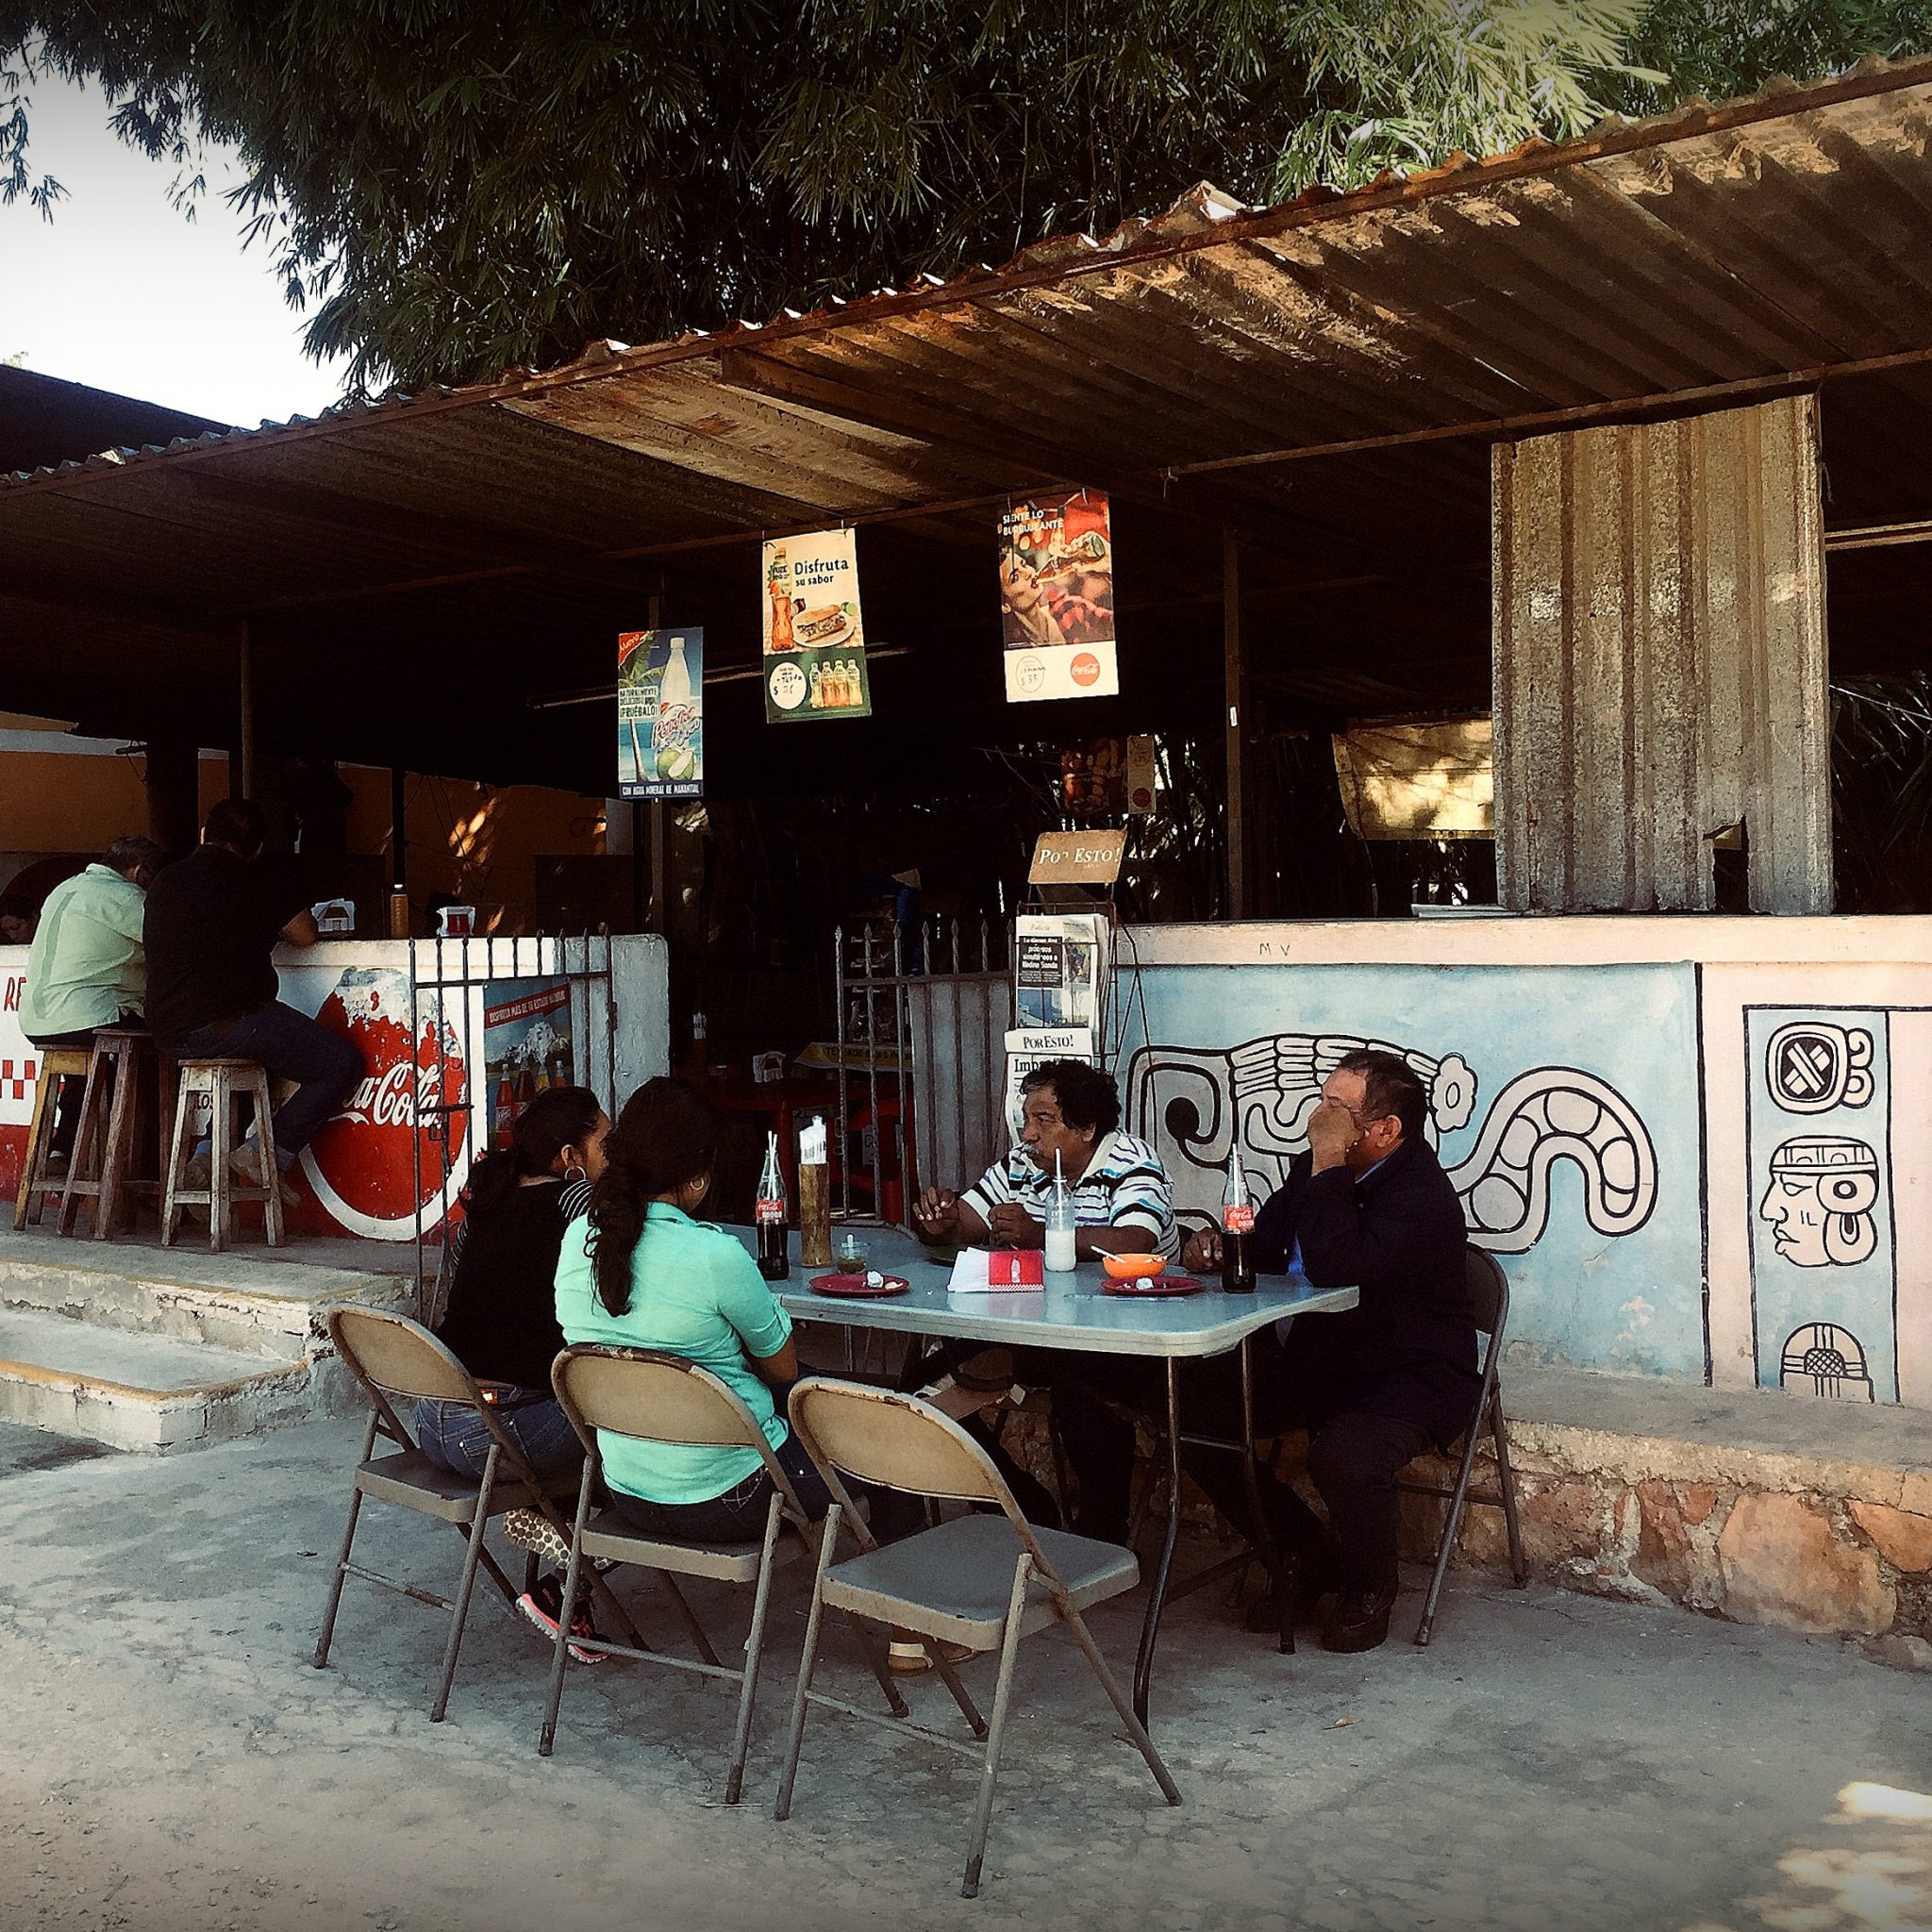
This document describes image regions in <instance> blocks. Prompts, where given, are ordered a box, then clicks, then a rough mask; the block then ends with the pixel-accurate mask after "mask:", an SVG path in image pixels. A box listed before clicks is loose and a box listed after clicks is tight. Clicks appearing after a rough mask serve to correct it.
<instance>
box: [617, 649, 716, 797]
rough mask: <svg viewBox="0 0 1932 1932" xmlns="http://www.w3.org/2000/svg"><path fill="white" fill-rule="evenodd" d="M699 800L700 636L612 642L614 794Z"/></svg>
mask: <svg viewBox="0 0 1932 1932" xmlns="http://www.w3.org/2000/svg"><path fill="white" fill-rule="evenodd" d="M704 793H705V634H704V632H703V631H702V630H627V631H625V632H623V633H621V634H620V636H619V637H618V640H617V795H618V796H619V797H620V798H702V797H703V796H704Z"/></svg>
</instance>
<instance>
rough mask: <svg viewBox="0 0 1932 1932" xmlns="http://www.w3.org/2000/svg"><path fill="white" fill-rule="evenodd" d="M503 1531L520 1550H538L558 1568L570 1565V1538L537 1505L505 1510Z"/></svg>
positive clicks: (566, 1567)
mask: <svg viewBox="0 0 1932 1932" xmlns="http://www.w3.org/2000/svg"><path fill="white" fill-rule="evenodd" d="M503 1533H504V1535H505V1536H507V1537H508V1539H509V1541H511V1542H513V1543H515V1544H516V1546H517V1548H518V1549H520V1550H534V1551H535V1552H536V1554H537V1555H538V1556H540V1557H543V1558H544V1559H545V1560H546V1561H548V1562H550V1563H552V1564H554V1565H555V1566H556V1567H557V1568H558V1570H568V1569H569V1568H570V1540H569V1539H568V1538H567V1537H566V1536H565V1535H564V1534H563V1532H562V1531H561V1530H560V1529H558V1527H557V1525H556V1524H554V1523H552V1522H551V1521H550V1520H549V1519H548V1518H547V1517H544V1516H540V1515H539V1514H538V1513H537V1511H536V1510H534V1509H509V1510H506V1511H505V1512H504V1518H503Z"/></svg>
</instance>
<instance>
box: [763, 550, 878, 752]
mask: <svg viewBox="0 0 1932 1932" xmlns="http://www.w3.org/2000/svg"><path fill="white" fill-rule="evenodd" d="M764 635H765V658H764V666H765V722H766V723H767V724H784V723H786V722H787V721H789V720H791V719H793V718H870V717H871V716H872V685H871V682H870V680H869V679H868V678H867V675H866V670H865V623H864V620H863V619H862V618H861V617H860V615H859V610H858V540H857V538H856V537H855V536H854V534H853V532H852V531H850V530H819V531H815V532H812V533H810V534H808V535H807V536H803V537H780V538H777V539H775V540H774V541H771V542H768V543H767V544H766V545H765V598H764Z"/></svg>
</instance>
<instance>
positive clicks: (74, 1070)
mask: <svg viewBox="0 0 1932 1932" xmlns="http://www.w3.org/2000/svg"><path fill="white" fill-rule="evenodd" d="M92 1064H93V1055H92V1053H91V1052H90V1051H89V1050H88V1049H87V1048H86V1047H84V1046H49V1047H44V1048H42V1050H41V1061H40V1077H39V1079H38V1080H37V1081H36V1082H35V1084H34V1114H33V1120H32V1123H31V1124H29V1125H28V1127H27V1130H26V1154H25V1158H23V1159H22V1161H21V1164H20V1190H19V1191H18V1192H17V1193H16V1194H15V1195H14V1197H13V1231H14V1233H15V1234H18V1233H20V1231H21V1230H22V1229H23V1228H24V1227H25V1226H26V1223H27V1211H26V1210H27V1203H28V1202H29V1201H32V1202H33V1209H34V1211H33V1218H34V1219H35V1220H36V1221H38V1220H39V1219H40V1218H41V1210H42V1208H44V1207H45V1205H46V1201H45V1196H46V1195H47V1194H49V1193H54V1192H58V1190H59V1189H60V1188H61V1187H62V1186H64V1185H65V1177H64V1176H63V1177H62V1179H61V1180H60V1181H57V1182H51V1183H50V1182H49V1181H48V1179H47V1157H48V1155H49V1154H50V1153H52V1151H53V1147H54V1106H55V1102H56V1101H57V1100H58V1097H59V1093H60V1082H61V1081H62V1080H63V1079H64V1078H65V1077H66V1076H67V1075H69V1074H75V1075H79V1074H85V1073H86V1072H87V1071H88V1069H89V1068H90V1067H91V1066H92ZM37 1194H38V1195H40V1196H41V1197H42V1198H41V1199H39V1200H35V1199H34V1197H35V1196H36V1195H37Z"/></svg>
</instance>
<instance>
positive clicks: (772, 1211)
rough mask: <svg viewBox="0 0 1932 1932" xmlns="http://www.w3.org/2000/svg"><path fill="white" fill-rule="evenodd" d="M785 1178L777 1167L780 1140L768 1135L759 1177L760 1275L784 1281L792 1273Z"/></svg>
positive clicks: (769, 1279) (775, 1136) (771, 1279)
mask: <svg viewBox="0 0 1932 1932" xmlns="http://www.w3.org/2000/svg"><path fill="white" fill-rule="evenodd" d="M787 1219H788V1216H787V1214H786V1209H785V1176H784V1174H782V1173H781V1172H780V1171H779V1167H778V1137H777V1135H776V1134H767V1135H766V1136H765V1171H764V1173H763V1174H759V1176H758V1273H759V1274H762V1275H763V1276H764V1277H765V1279H766V1280H767V1281H783V1280H784V1279H785V1278H786V1276H787V1275H789V1274H791V1260H790V1258H789V1257H787V1255H786V1252H785V1224H786V1221H787Z"/></svg>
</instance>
